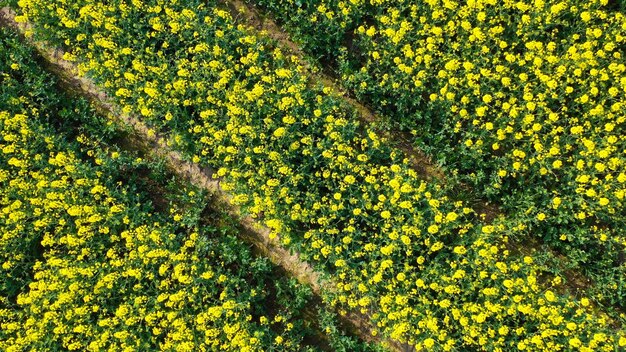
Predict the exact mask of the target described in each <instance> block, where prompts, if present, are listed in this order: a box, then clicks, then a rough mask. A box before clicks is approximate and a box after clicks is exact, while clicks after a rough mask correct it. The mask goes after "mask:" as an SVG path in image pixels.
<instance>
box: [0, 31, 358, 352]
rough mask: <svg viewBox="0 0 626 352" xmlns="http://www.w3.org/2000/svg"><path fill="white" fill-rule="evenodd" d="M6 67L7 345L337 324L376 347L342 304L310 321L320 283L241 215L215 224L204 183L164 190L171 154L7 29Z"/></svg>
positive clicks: (121, 344)
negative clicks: (131, 148)
mask: <svg viewBox="0 0 626 352" xmlns="http://www.w3.org/2000/svg"><path fill="white" fill-rule="evenodd" d="M0 72H2V74H1V75H0V82H2V84H1V85H0V232H1V233H2V237H1V238H0V249H1V250H0V265H1V266H0V326H1V333H0V349H2V350H5V351H20V350H46V351H51V350H90V351H95V350H110V349H114V350H156V349H165V350H177V351H195V350H232V351H261V350H281V351H282V350H292V351H301V350H318V348H319V346H320V345H322V346H323V345H324V342H321V343H314V344H313V345H311V341H314V340H313V339H317V338H318V337H317V334H319V332H316V330H320V329H321V330H324V329H326V328H328V330H327V333H328V334H327V339H329V340H331V342H326V343H331V344H333V343H334V345H333V346H334V348H336V349H340V348H341V346H344V348H348V349H350V348H362V349H365V350H367V348H368V347H367V346H365V345H362V346H360V347H359V345H357V344H356V342H355V341H354V340H351V339H350V338H348V337H343V336H342V333H341V332H340V331H339V330H337V327H336V325H335V323H334V319H335V318H333V316H332V314H325V315H322V316H323V319H322V321H321V322H316V323H312V322H311V321H310V320H305V319H304V317H303V315H302V313H301V311H302V310H303V309H304V308H305V307H306V306H307V305H310V304H312V303H311V301H310V298H311V296H310V290H309V289H308V288H306V287H303V286H301V285H299V284H297V283H295V281H293V280H289V279H286V278H283V277H280V276H279V275H280V274H279V273H278V271H277V269H276V268H274V267H273V266H272V265H271V263H269V261H268V260H266V259H263V258H257V257H254V256H253V255H252V254H251V251H250V249H249V248H248V246H247V245H246V244H244V243H243V242H241V241H240V240H239V239H237V237H236V236H235V234H236V232H235V231H236V228H235V226H234V225H233V223H232V221H230V220H228V219H222V220H221V221H220V226H219V227H218V226H216V225H213V224H210V223H206V221H205V217H202V216H201V215H202V214H201V213H203V212H206V211H203V209H205V208H206V197H205V195H204V194H202V193H201V192H199V191H198V190H195V189H193V188H190V187H187V186H185V185H181V184H176V186H177V188H178V191H172V190H170V191H169V192H168V191H165V192H164V189H166V188H168V186H167V174H166V173H165V171H162V170H160V168H159V166H158V163H156V162H155V161H151V160H148V159H145V160H142V159H141V158H138V157H137V155H135V154H134V153H132V152H127V151H124V150H119V149H117V148H116V147H115V146H114V145H111V144H110V143H111V141H113V140H115V139H116V138H118V137H119V136H118V133H117V132H115V131H114V129H113V128H112V126H111V124H110V123H108V122H107V120H106V119H105V118H103V117H99V116H98V115H97V114H96V113H95V112H94V111H93V109H91V108H90V107H89V105H88V104H87V103H86V102H85V101H84V100H81V99H78V100H77V99H75V98H71V97H69V96H67V95H64V94H61V93H59V92H57V91H56V90H55V85H56V83H55V80H54V79H52V78H51V77H50V76H49V75H48V74H47V73H46V72H45V71H43V70H42V69H41V68H40V67H39V66H38V65H37V63H36V62H35V60H33V52H32V50H31V49H29V48H27V47H25V46H24V45H23V44H21V43H20V41H19V40H18V39H17V35H16V34H15V33H14V32H10V31H7V30H5V29H0ZM172 186H173V185H172ZM169 188H173V187H169ZM157 191H160V193H161V195H163V194H169V195H168V196H167V197H169V198H161V199H156V198H154V196H153V195H152V194H151V193H152V192H157ZM211 216H213V217H216V216H219V215H217V213H214V214H213V215H211ZM312 324H317V326H316V325H312ZM333 341H334V342H333ZM350 346H351V347H350Z"/></svg>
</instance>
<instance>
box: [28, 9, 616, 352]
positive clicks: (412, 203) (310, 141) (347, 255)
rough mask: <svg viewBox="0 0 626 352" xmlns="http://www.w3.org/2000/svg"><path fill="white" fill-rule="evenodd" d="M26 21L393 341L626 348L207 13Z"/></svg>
mask: <svg viewBox="0 0 626 352" xmlns="http://www.w3.org/2000/svg"><path fill="white" fill-rule="evenodd" d="M20 5H21V6H22V11H23V16H19V17H18V18H17V19H18V20H20V21H27V20H28V21H32V23H33V24H34V25H35V26H36V28H37V29H36V30H35V33H36V35H37V36H38V37H39V38H44V39H46V40H49V41H50V42H51V43H53V44H56V45H62V46H63V47H65V48H66V50H67V53H66V55H65V56H66V58H67V59H71V60H76V61H77V62H78V65H79V67H80V68H81V72H82V73H84V74H88V75H90V76H91V77H92V78H93V79H94V80H95V81H97V82H99V83H100V84H101V85H102V86H103V87H105V88H106V89H107V90H108V92H109V93H110V94H111V96H114V97H115V99H116V100H117V101H118V103H119V105H120V106H122V107H123V108H124V109H125V110H126V111H128V112H132V113H135V114H137V115H139V116H142V117H143V118H144V119H145V121H147V122H149V123H150V124H152V126H153V127H154V128H155V129H158V130H159V131H162V132H165V133H169V134H170V136H171V138H172V144H173V147H174V148H177V149H178V150H180V151H182V152H183V153H185V155H187V157H188V158H189V159H190V160H192V161H194V162H196V163H200V164H202V165H209V166H212V167H214V168H216V169H218V172H217V174H218V175H219V176H220V177H222V178H223V180H222V186H223V188H224V189H225V190H228V191H230V192H231V193H232V194H233V199H234V202H235V203H237V204H238V205H240V206H241V207H242V208H243V209H244V210H247V211H248V212H250V213H251V214H252V215H255V216H259V217H262V219H263V221H264V223H265V224H266V225H267V226H269V227H270V228H271V229H272V234H273V235H280V239H281V241H282V243H283V244H284V245H285V246H287V247H288V248H293V249H294V250H297V251H298V252H300V254H301V255H302V256H303V257H304V258H305V259H307V260H309V261H311V262H312V263H314V264H315V265H316V266H317V267H318V268H320V269H321V270H322V271H324V272H326V273H329V274H331V275H332V276H333V280H334V281H335V282H336V283H337V285H336V288H337V290H336V292H334V293H332V295H333V298H332V303H333V304H337V305H339V306H340V307H342V308H344V309H360V310H361V311H362V312H364V313H367V314H370V315H371V317H372V319H373V320H374V321H375V322H376V323H377V324H378V327H379V328H380V330H381V331H382V332H383V333H384V334H385V335H386V336H390V337H391V338H393V339H394V340H397V341H401V342H408V343H410V344H412V345H415V346H416V347H418V348H428V349H431V348H436V349H441V350H451V349H454V348H469V347H474V348H476V347H477V346H481V347H480V348H485V349H497V348H503V349H510V348H513V347H517V348H520V349H525V348H528V349H548V350H555V349H564V348H570V347H571V346H574V347H583V348H590V349H604V350H614V349H617V348H618V345H619V344H624V343H626V340H625V339H624V338H621V336H622V335H623V333H621V332H617V333H616V331H615V330H613V328H612V327H611V326H610V321H609V320H608V319H607V318H606V317H605V316H604V315H602V314H601V313H594V312H592V310H591V307H590V302H589V299H587V298H585V299H582V300H575V299H573V298H572V297H569V296H566V295H562V294H559V293H558V292H557V289H556V288H554V289H547V288H548V287H549V286H551V285H554V286H556V287H558V286H559V284H560V278H555V279H554V280H553V281H552V282H540V280H541V279H540V274H541V273H540V270H539V268H538V267H537V266H536V265H535V264H534V261H533V258H531V257H524V258H521V257H515V256H511V255H509V252H508V250H507V249H506V248H505V243H506V241H507V238H508V236H509V235H511V234H514V233H515V229H512V228H510V227H508V226H507V225H506V224H500V223H496V224H494V225H486V224H483V223H481V221H480V219H477V217H476V216H475V214H474V212H473V211H472V210H471V209H470V208H469V207H468V205H467V204H464V203H463V202H460V201H455V200H451V199H450V198H449V197H448V196H447V194H446V193H445V191H444V190H443V189H442V187H441V186H439V185H438V184H436V183H435V182H425V181H422V180H419V179H418V178H417V175H416V174H415V172H414V171H413V170H411V169H410V167H409V166H408V165H407V161H406V159H403V157H402V155H401V153H400V152H398V151H397V150H394V149H392V148H390V147H389V146H388V144H387V143H386V141H384V140H381V139H380V138H378V136H377V135H376V134H375V133H373V132H371V131H369V130H368V129H367V127H364V126H360V125H359V124H358V123H357V122H355V121H356V119H355V118H354V117H355V114H356V113H355V112H354V111H352V110H351V109H349V108H348V107H346V106H345V104H344V103H342V100H341V99H338V98H337V97H335V96H334V95H333V94H332V92H330V91H329V89H328V88H323V87H315V86H311V84H310V83H311V82H310V81H309V79H308V78H307V76H306V75H305V74H303V69H302V67H301V66H300V65H299V62H298V60H297V59H296V58H294V57H287V56H285V55H284V54H283V53H282V52H281V50H280V49H278V48H275V47H273V45H272V43H270V42H268V41H266V40H265V39H262V38H259V37H257V36H256V35H255V34H254V32H252V31H250V30H249V29H248V28H246V27H245V26H243V25H236V24H235V23H234V22H233V20H232V19H231V17H230V15H229V14H228V13H227V12H225V11H223V10H220V9H219V7H217V5H216V4H215V3H213V2H205V1H202V2H199V1H198V2H194V1H188V2H185V3H184V4H180V3H178V2H176V1H156V0H155V1H150V2H148V1H144V2H136V4H134V5H135V6H133V7H131V6H128V5H127V4H126V3H124V2H118V1H113V2H107V3H104V2H98V1H91V0H81V1H76V2H72V3H71V4H66V3H62V2H57V1H47V0H37V1H21V2H20Z"/></svg>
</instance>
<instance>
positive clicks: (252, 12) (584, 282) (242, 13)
mask: <svg viewBox="0 0 626 352" xmlns="http://www.w3.org/2000/svg"><path fill="white" fill-rule="evenodd" d="M219 2H220V3H221V4H223V6H225V7H226V8H228V10H229V11H230V13H231V16H232V17H233V18H234V19H235V20H236V21H239V22H240V23H242V24H246V25H249V26H251V27H252V28H254V29H256V30H257V31H259V32H260V34H261V35H264V36H267V37H269V38H270V39H272V40H274V41H276V42H277V45H278V46H279V47H280V48H281V49H284V50H287V51H288V52H289V53H290V54H292V55H295V56H296V57H298V59H299V60H300V63H301V64H302V66H303V67H304V68H305V69H306V70H307V71H308V72H307V73H308V74H309V76H310V77H311V78H312V80H313V81H314V82H315V83H319V84H322V85H324V86H327V87H330V88H332V90H333V91H334V92H335V93H337V96H338V97H339V98H341V99H343V100H344V101H345V102H346V103H348V104H349V105H350V106H352V107H353V108H354V109H355V110H356V111H357V112H358V115H359V119H360V120H361V122H362V123H364V124H369V125H371V124H373V123H375V122H379V121H381V117H379V116H377V115H376V114H375V113H374V112H373V110H372V109H371V108H369V107H368V106H366V105H364V104H362V103H361V102H359V101H358V100H357V99H355V98H353V97H352V95H351V93H350V92H349V91H348V90H346V89H345V88H344V87H342V86H341V85H340V84H338V83H336V78H333V77H332V76H331V75H329V74H327V73H324V72H320V69H319V68H316V67H314V66H312V65H311V64H310V63H309V61H308V60H307V58H308V57H309V55H307V54H306V53H305V52H304V51H303V50H302V49H301V48H300V46H299V45H298V44H297V43H296V42H295V41H294V40H292V39H291V35H290V34H289V33H288V32H287V31H286V30H284V29H283V28H281V27H280V26H279V25H278V24H277V23H276V21H274V19H273V18H272V16H271V15H269V14H267V13H265V12H263V11H262V10H260V9H258V8H256V7H255V6H254V5H250V4H248V3H246V2H245V1H243V0H219ZM323 70H327V71H332V67H324V68H322V71H323ZM376 132H377V133H379V134H380V135H381V136H382V137H385V138H387V139H388V140H390V141H391V142H395V143H394V146H395V147H396V148H398V149H400V150H401V151H402V152H403V153H404V154H405V156H406V157H407V158H408V159H409V162H410V166H411V167H412V169H413V170H415V171H416V172H417V173H418V175H419V177H420V178H423V179H424V180H427V181H428V180H436V181H438V182H441V183H444V184H445V183H446V176H445V173H444V171H443V170H442V169H441V168H439V167H438V166H437V165H435V163H433V161H432V160H431V159H430V158H429V157H428V156H426V155H425V154H424V153H423V152H422V151H421V150H418V149H416V148H415V147H414V146H413V145H412V143H411V142H410V141H409V140H408V138H406V137H404V136H403V135H398V134H392V133H391V132H389V131H383V130H376ZM461 188H462V189H465V190H468V189H469V186H467V185H461ZM471 207H472V208H473V209H474V211H476V213H477V214H479V215H481V216H482V218H483V220H484V221H485V223H487V224H488V223H491V222H493V220H494V219H496V218H497V217H498V216H500V215H504V213H503V211H502V210H501V209H500V207H499V206H498V205H497V204H493V203H490V202H487V201H485V200H483V199H477V200H475V201H474V202H473V204H472V206H471ZM507 247H508V248H509V250H511V252H513V253H517V254H519V255H532V253H531V252H532V251H533V250H535V251H542V250H545V248H543V247H542V244H541V243H540V242H538V241H537V240H535V239H532V240H530V241H528V240H525V241H524V243H523V245H522V244H521V243H519V244H518V243H512V242H509V243H508V244H507ZM553 254H554V256H555V257H558V258H560V259H563V260H564V259H565V256H563V255H562V254H559V253H556V252H554V253H553ZM563 275H564V276H565V278H566V280H567V282H568V283H569V285H567V287H565V290H567V291H569V292H570V293H571V294H574V295H576V294H577V293H578V291H580V290H583V291H584V290H586V289H588V288H589V287H590V286H592V285H593V282H592V281H591V280H590V279H589V278H587V277H586V276H585V275H583V274H581V273H579V272H577V271H573V270H571V269H568V270H565V271H564V272H563Z"/></svg>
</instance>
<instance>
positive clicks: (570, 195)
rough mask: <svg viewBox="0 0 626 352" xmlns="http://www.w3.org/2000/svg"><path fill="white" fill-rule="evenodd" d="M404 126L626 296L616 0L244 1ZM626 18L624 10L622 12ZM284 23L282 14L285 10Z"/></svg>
mask: <svg viewBox="0 0 626 352" xmlns="http://www.w3.org/2000/svg"><path fill="white" fill-rule="evenodd" d="M250 2H252V3H254V4H255V5H258V6H261V7H262V8H264V9H266V10H268V11H270V12H271V13H273V14H274V15H275V16H276V18H278V19H280V20H281V21H283V24H284V25H285V27H286V28H289V29H290V30H291V32H292V33H293V34H294V37H295V38H296V39H297V40H298V41H299V42H301V43H302V45H303V47H304V48H305V49H306V50H308V52H309V53H310V54H311V55H320V53H321V54H322V59H323V61H325V62H332V63H334V65H335V69H336V70H337V74H338V75H340V77H341V79H342V82H343V83H344V87H346V88H349V89H350V90H351V91H352V92H353V93H354V94H355V95H356V96H358V97H359V98H360V99H361V100H362V101H364V102H366V103H368V104H370V105H371V106H374V107H376V110H377V112H378V113H379V114H380V115H381V116H384V117H385V119H386V121H387V123H388V126H389V128H391V129H392V130H402V131H404V132H407V133H408V132H410V133H412V134H413V136H414V138H413V139H414V143H415V145H416V146H418V147H419V148H420V149H421V150H423V151H425V152H426V153H427V154H428V155H430V156H431V158H432V159H433V160H436V161H437V162H438V163H439V164H440V165H441V166H442V167H443V168H444V169H445V170H446V174H448V175H450V176H451V177H450V179H451V180H452V181H451V182H453V183H455V182H456V183H457V184H458V183H464V184H469V185H471V186H472V187H473V188H474V190H475V193H476V195H477V196H478V197H480V198H483V199H486V200H489V201H492V202H495V203H498V204H501V205H502V210H503V211H504V212H505V213H506V214H507V216H508V217H509V218H511V219H515V221H516V222H520V223H522V224H523V225H524V226H523V227H524V228H530V229H532V231H526V230H525V231H522V232H520V233H518V234H516V235H515V236H516V237H517V238H519V239H521V240H522V241H523V240H524V238H527V236H529V235H530V236H534V237H536V238H539V239H541V240H542V241H543V242H544V243H546V244H548V245H549V246H551V247H552V248H555V249H557V250H559V251H560V252H561V253H563V254H564V255H565V256H566V257H567V259H568V261H569V264H568V265H569V266H570V267H571V268H573V269H574V270H578V271H582V272H583V273H585V274H587V275H588V276H589V277H591V278H592V279H593V280H594V281H595V282H596V285H595V287H594V288H593V289H594V292H597V293H598V295H597V297H598V298H599V299H600V300H602V301H604V302H607V303H610V304H616V305H618V306H621V307H623V304H624V302H626V286H625V284H626V281H624V276H625V273H626V260H625V258H626V236H625V235H626V232H625V230H624V229H626V223H625V219H626V210H625V208H624V204H625V199H624V197H625V195H626V169H625V167H626V155H625V154H624V151H625V150H626V138H625V137H624V136H625V134H624V123H625V122H626V116H625V115H624V108H625V107H624V98H625V96H626V95H625V94H626V66H625V65H624V55H626V52H625V49H624V48H625V46H624V45H625V43H626V16H624V14H623V12H621V11H619V5H618V4H619V2H617V1H613V2H610V1H560V2H556V1H535V2H528V1H515V2H512V1H504V2H498V1H480V0H477V1H468V2H466V3H465V2H463V3H461V2H458V1H438V0H433V1H360V0H359V1H349V2H348V1H325V0H322V1H308V2H302V1H293V0H258V1H256V0H255V1H250ZM622 10H623V8H622ZM285 12H287V13H290V14H291V16H282V15H281V14H282V13H285Z"/></svg>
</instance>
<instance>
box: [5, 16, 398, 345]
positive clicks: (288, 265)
mask: <svg viewBox="0 0 626 352" xmlns="http://www.w3.org/2000/svg"><path fill="white" fill-rule="evenodd" d="M15 16H16V14H15V11H13V9H11V8H9V7H3V8H0V25H4V26H9V27H12V28H14V29H16V30H17V31H19V33H21V34H22V35H23V36H24V37H25V38H26V40H27V41H28V42H29V43H30V44H31V45H32V46H33V47H35V48H36V49H37V51H38V52H39V54H40V55H41V56H42V57H43V58H44V59H45V60H46V62H47V64H48V68H49V69H50V70H51V71H52V72H53V73H54V74H56V75H58V76H59V77H60V78H61V79H62V80H63V81H64V82H65V83H67V84H69V85H70V86H72V87H74V88H75V90H76V92H77V93H80V94H81V95H83V96H84V97H86V98H87V99H88V100H89V101H90V102H91V104H92V105H93V106H94V107H95V108H96V109H98V111H100V112H101V113H103V114H104V115H106V116H111V117H113V118H114V119H115V120H116V122H117V123H119V124H121V125H126V126H130V127H131V128H132V129H133V134H134V135H136V136H137V137H138V138H140V139H141V141H137V142H138V144H142V145H143V147H144V148H145V151H146V152H148V153H150V154H151V155H155V156H157V157H160V158H162V159H163V160H165V161H166V162H167V163H168V167H169V168H170V169H171V170H172V171H173V172H174V173H175V174H177V175H178V176H180V177H182V178H183V179H184V180H187V181H189V182H191V183H192V184H194V185H195V186H197V187H200V188H203V189H206V190H208V191H209V192H211V193H212V194H213V195H214V201H215V202H216V204H215V205H216V207H218V209H220V210H221V211H223V212H225V213H226V214H228V215H230V216H232V217H234V218H235V219H238V221H239V223H240V228H241V230H242V231H240V233H239V236H240V237H241V238H242V240H244V241H246V242H248V243H250V244H252V245H253V246H254V247H255V250H256V251H257V252H258V253H259V254H260V255H263V256H265V257H267V258H269V259H270V260H271V261H272V263H274V264H275V265H277V266H280V267H281V268H283V269H284V270H285V271H286V273H287V274H288V275H290V276H292V277H294V278H296V279H297V280H298V282H300V283H301V284H305V285H308V286H310V287H311V289H312V291H313V293H314V294H315V295H316V296H318V297H319V296H321V295H322V291H323V290H326V291H332V290H333V287H334V285H333V283H332V281H329V280H326V279H324V278H323V277H322V274H321V273H319V272H317V271H316V270H315V269H314V268H313V267H312V266H311V265H310V264H309V263H307V262H305V261H303V260H301V259H300V256H299V254H298V253H290V252H289V251H288V250H286V249H285V248H283V247H282V246H281V244H280V237H279V236H277V237H275V238H270V237H269V233H270V229H269V228H267V227H265V226H263V225H262V224H260V223H259V222H257V221H256V220H255V219H253V218H252V217H250V216H247V215H244V214H242V213H241V211H240V209H239V207H237V206H235V205H233V204H232V203H231V201H230V200H231V196H230V195H229V194H228V193H226V192H225V191H223V190H222V189H221V187H220V182H219V179H215V178H213V176H212V175H213V173H214V172H213V170H211V169H208V168H201V167H199V166H198V165H196V164H194V163H192V162H189V161H186V160H185V159H184V158H183V156H182V155H181V154H180V153H179V152H177V151H174V150H172V149H171V148H170V147H169V145H168V141H167V139H166V138H164V137H163V136H161V135H159V134H158V133H155V131H154V130H152V129H150V128H149V127H148V126H147V125H146V124H145V123H143V122H142V121H141V120H140V119H138V118H137V117H135V116H132V115H129V114H125V113H123V112H122V111H121V109H120V108H119V107H118V106H117V105H116V104H115V103H114V102H113V100H112V99H111V98H109V97H108V96H107V94H106V93H105V92H104V91H103V90H101V89H100V88H99V87H98V86H97V85H96V84H95V83H94V82H93V81H92V80H91V79H89V78H86V77H81V76H79V75H78V68H77V66H76V64H75V63H72V62H70V61H67V60H65V59H63V54H64V52H63V51H62V50H60V49H58V48H53V47H51V46H50V45H48V44H47V43H45V42H42V41H39V40H37V39H35V38H33V37H32V35H30V33H32V29H33V28H32V25H31V24H30V23H18V22H16V21H15ZM307 314H314V313H310V312H307ZM342 320H343V323H344V324H345V325H346V326H347V328H348V329H349V331H350V332H351V333H353V334H355V335H356V336H358V337H360V338H361V339H363V340H365V341H368V342H376V343H381V344H382V345H383V346H385V347H389V348H391V349H392V350H395V351H404V350H406V347H405V346H404V345H403V344H399V343H397V342H396V341H391V340H383V339H381V338H380V336H374V335H373V334H372V331H375V328H374V326H373V324H372V323H371V320H370V319H369V317H368V316H366V315H365V314H361V313H360V312H348V314H345V315H342Z"/></svg>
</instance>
